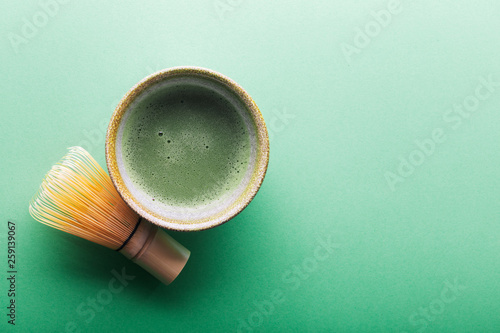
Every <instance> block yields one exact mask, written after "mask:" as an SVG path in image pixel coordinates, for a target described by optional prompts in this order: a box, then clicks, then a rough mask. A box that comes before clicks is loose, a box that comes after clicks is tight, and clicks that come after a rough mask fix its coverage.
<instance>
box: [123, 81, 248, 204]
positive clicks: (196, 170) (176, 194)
mask: <svg viewBox="0 0 500 333" xmlns="http://www.w3.org/2000/svg"><path fill="white" fill-rule="evenodd" d="M121 149H122V156H123V163H124V167H125V169H126V171H127V173H128V175H129V177H130V180H131V182H132V183H133V185H134V187H136V188H137V189H139V190H141V191H142V192H143V193H144V194H145V196H146V198H147V200H151V201H152V202H154V201H156V202H158V201H159V202H162V203H165V204H167V205H171V206H183V207H197V206H203V205H207V204H210V203H211V202H213V201H214V200H216V199H218V198H221V197H223V196H224V195H225V194H228V193H231V192H232V191H234V190H235V189H236V188H237V187H238V185H239V184H240V183H241V181H242V180H243V178H244V176H245V173H246V171H247V169H248V164H249V159H250V151H251V145H250V142H249V133H248V128H247V125H246V124H245V121H244V119H243V117H242V116H241V114H240V113H239V112H238V110H237V109H236V107H235V106H234V105H233V104H231V103H230V102H229V101H228V100H227V99H226V98H224V97H223V96H222V95H221V94H219V93H218V92H216V91H215V90H212V89H210V88H208V87H203V86H199V85H194V84H192V83H191V84H190V83H189V82H185V83H179V84H176V85H171V86H169V87H157V88H155V89H154V90H153V91H150V92H148V94H147V97H145V98H142V99H141V98H139V99H138V101H137V102H136V103H135V105H132V106H131V110H129V115H128V118H127V120H126V122H125V124H124V128H123V137H122V139H121Z"/></svg>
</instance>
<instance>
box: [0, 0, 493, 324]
mask: <svg viewBox="0 0 500 333" xmlns="http://www.w3.org/2000/svg"><path fill="white" fill-rule="evenodd" d="M61 2H62V1H61ZM388 8H389V9H391V10H392V11H393V13H392V14H390V16H389V15H387V13H390V12H389V11H388ZM499 13H500V3H499V2H498V1H493V0H483V1H477V2H472V1H465V0H460V1H431V0H420V1H410V0H404V1H403V0H402V1H401V2H400V3H399V5H397V3H395V2H394V1H388V0H387V1H331V0H330V1H326V0H325V1H294V2H290V1H244V0H220V1H219V0H217V1H214V0H205V1H201V0H200V1H156V2H153V1H130V0H126V1H105V2H101V1H85V2H83V1H82V2H77V1H66V3H65V4H59V5H58V6H57V7H56V6H55V5H54V1H50V0H43V1H42V2H38V1H23V2H19V1H12V0H3V1H2V2H1V4H0V22H1V23H0V27H1V30H0V37H1V48H0V74H1V78H2V79H1V86H0V96H1V97H0V110H1V114H2V118H1V119H2V121H1V122H0V133H1V135H2V143H1V151H0V156H2V158H1V175H0V180H1V183H0V185H1V191H2V192H1V198H0V221H1V223H0V226H1V227H0V240H1V244H0V258H3V259H2V260H1V261H0V267H1V269H0V272H1V273H0V276H1V277H2V278H1V282H0V304H1V306H0V308H2V309H3V310H2V311H0V312H1V316H0V318H2V319H1V322H0V331H6V330H12V331H19V332H64V331H65V330H66V328H67V327H71V326H72V325H73V326H74V327H77V328H78V330H79V331H81V332H136V331H141V332H166V331H168V332H236V331H238V330H239V331H243V332H249V331H252V330H253V331H266V332H279V331H283V332H498V331H500V285H499V281H500V279H499V278H500V265H499V263H498V258H499V253H500V226H499V213H500V203H499V195H500V190H499V185H500V177H499V176H500V173H499V168H498V165H500V150H499V149H498V148H499V146H498V144H499V139H500V120H499V119H500V118H499V116H498V114H499V111H500V84H499V82H500V61H499V60H500V58H499V51H500V34H499V31H500V20H499V19H498V15H499ZM376 18H378V19H379V20H380V22H382V23H377V21H376ZM33 22H35V23H37V24H38V27H37V26H35V25H33V26H32V27H31V29H30V25H31V24H33ZM33 27H34V28H33ZM363 31H368V33H367V32H363ZM180 65H195V66H202V67H207V68H211V69H214V70H216V71H219V72H221V73H223V74H225V75H227V76H229V77H231V78H232V79H234V80H235V81H237V82H238V83H240V84H241V85H242V86H243V87H244V88H245V89H246V90H247V91H248V92H249V93H250V95H252V97H253V98H254V99H255V101H256V103H257V104H258V105H259V107H260V109H261V111H262V113H263V115H264V118H265V120H266V122H267V124H268V128H269V132H270V135H271V154H270V156H271V158H270V164H269V169H268V173H267V176H266V179H265V181H264V184H263V186H262V188H261V190H260V191H259V193H258V195H257V196H256V198H255V199H254V201H253V202H252V203H251V204H250V205H249V207H248V208H247V209H245V210H244V211H243V212H242V213H241V214H240V215H238V216H237V217H236V218H235V219H234V220H232V221H230V222H229V223H227V224H225V225H223V226H220V227H217V228H215V229H212V230H208V231H203V232H196V233H176V232H170V234H171V235H173V236H174V238H176V239H177V240H179V241H180V242H181V243H183V244H184V245H185V246H186V247H187V248H189V249H190V250H191V251H192V256H191V259H190V261H189V262H188V265H187V266H186V268H185V270H184V271H183V272H182V274H181V275H180V276H179V278H178V280H176V281H175V282H174V283H173V284H172V285H170V286H168V287H166V286H163V285H160V284H159V283H158V282H157V281H156V280H155V279H154V278H152V277H151V276H150V275H148V273H146V272H144V271H143V270H142V269H141V268H139V267H138V266H136V265H134V264H133V263H131V262H129V261H127V260H126V259H125V258H124V257H122V256H121V255H120V254H118V253H115V252H112V251H109V250H107V249H105V248H103V247H100V246H98V245H94V244H91V243H89V242H86V241H84V240H80V239H77V238H75V237H73V236H70V235H66V234H64V233H61V232H58V231H56V230H53V229H50V228H48V227H46V226H44V225H41V224H39V223H37V222H35V221H34V220H33V219H32V218H31V217H30V216H29V214H28V203H29V200H30V199H31V197H32V196H33V194H34V193H35V191H36V190H37V188H38V186H39V184H40V182H41V180H42V178H43V176H44V174H45V173H46V172H47V171H48V170H49V169H50V167H51V166H52V165H53V164H54V163H56V162H57V161H58V160H59V159H60V158H61V157H62V156H63V155H64V154H65V153H66V148H67V147H70V146H74V145H81V146H83V147H84V148H86V149H87V150H88V151H89V152H90V153H91V154H92V155H93V156H94V157H95V158H96V159H97V160H98V161H99V162H100V163H101V164H102V165H103V166H105V158H104V135H105V129H106V125H107V122H108V121H109V118H110V116H111V113H112V111H113V109H114V107H115V106H116V104H117V102H118V101H119V100H120V98H121V97H122V96H123V95H124V94H125V92H126V91H127V90H128V89H129V88H130V87H132V86H133V85H134V84H135V83H136V82H138V81H139V80H141V79H142V78H143V77H145V76H146V75H148V74H150V73H152V72H154V71H157V70H160V69H163V68H168V67H172V66H180ZM484 80H490V81H493V82H494V84H493V83H490V84H489V85H485V84H484V82H483V81H484ZM488 89H489V90H488ZM477 94H479V95H477ZM477 96H480V97H481V100H480V99H479V98H478V97H477ZM464 103H465V104H467V103H468V104H467V105H468V107H469V109H471V111H470V112H469V111H464V110H465V109H464V107H463V106H462V107H461V108H462V110H463V111H462V113H460V111H459V107H460V105H463V104H464ZM436 131H437V134H438V135H437V137H438V138H437V139H438V140H437V141H439V142H434V143H430V141H429V140H435V141H436V138H433V132H436ZM440 133H441V134H442V135H441V136H440V135H439V134H440ZM419 145H420V148H419ZM411 163H413V164H415V165H416V166H414V165H413V164H411ZM398 169H400V170H399V171H398ZM387 177H389V178H387ZM397 177H399V178H397ZM388 179H389V181H388ZM391 184H392V185H393V186H392V187H391ZM8 220H11V221H14V222H15V223H16V227H17V230H16V234H17V243H16V246H17V248H16V250H17V262H16V263H17V267H16V268H17V270H18V274H17V281H16V283H17V285H16V288H17V289H16V291H17V293H16V304H17V307H16V310H17V312H16V313H17V318H16V326H15V327H12V326H11V325H9V324H7V316H6V313H7V309H6V306H7V304H8V303H7V302H8V301H9V298H8V297H7V289H8V282H7V280H6V277H7V273H6V271H7V258H6V257H7V244H6V237H7V221H8ZM328 242H331V243H335V246H334V247H332V248H330V250H331V251H330V252H326V250H325V248H321V246H322V244H324V243H328ZM122 269H125V270H126V272H127V274H128V275H132V276H134V277H135V278H134V279H133V280H131V281H130V282H129V283H128V285H127V286H126V287H124V288H123V290H122V291H121V292H119V293H117V294H113V298H112V300H109V299H105V301H106V302H105V303H106V304H105V305H102V306H99V308H98V310H95V316H93V317H92V318H91V315H89V314H88V312H86V313H87V314H85V315H82V313H80V312H79V311H78V309H80V310H83V311H89V309H90V307H89V306H88V305H87V302H89V300H91V299H93V298H96V297H99V296H100V297H104V296H105V295H109V293H108V294H106V292H107V291H108V283H109V282H110V280H111V279H112V278H113V273H112V270H116V271H121V270H122ZM450 286H451V287H450ZM103 295H104V296H103ZM277 296H280V297H277ZM102 300H103V299H102V298H101V301H102ZM82 304H83V305H82Z"/></svg>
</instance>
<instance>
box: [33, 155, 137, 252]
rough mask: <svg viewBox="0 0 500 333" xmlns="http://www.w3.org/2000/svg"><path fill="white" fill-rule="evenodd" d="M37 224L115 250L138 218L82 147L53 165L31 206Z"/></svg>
mask: <svg viewBox="0 0 500 333" xmlns="http://www.w3.org/2000/svg"><path fill="white" fill-rule="evenodd" d="M29 211H30V214H31V216H33V218H35V219H36V220H38V221H39V222H41V223H43V224H46V225H48V226H51V227H53V228H56V229H59V230H62V231H65V232H67V233H70V234H73V235H75V236H78V237H81V238H85V239H87V240H89V241H91V242H94V243H97V244H101V245H103V246H106V247H108V248H111V249H118V248H119V247H120V246H121V245H122V244H123V242H124V241H125V240H127V238H128V237H129V236H130V234H131V232H132V231H133V229H134V227H135V225H136V224H137V221H138V219H139V216H138V215H137V213H135V212H134V211H133V210H132V209H131V208H130V207H129V206H127V204H126V203H125V202H124V201H123V199H122V198H121V197H120V195H119V194H118V192H117V191H116V189H115V188H114V186H113V183H112V182H111V179H110V178H109V176H108V175H107V174H106V173H105V172H104V170H103V169H102V168H101V166H100V165H99V164H98V163H97V162H96V161H95V160H94V159H93V158H92V156H91V155H90V154H89V153H88V152H87V151H86V150H85V149H83V148H81V147H72V148H69V152H68V154H66V156H64V157H63V158H62V160H61V161H60V162H59V163H57V164H56V165H54V166H53V167H52V169H51V170H50V171H49V172H48V174H47V175H46V176H45V178H44V179H43V182H42V185H41V186H40V189H39V190H38V193H37V194H36V195H35V197H34V198H33V200H32V201H31V203H30V207H29Z"/></svg>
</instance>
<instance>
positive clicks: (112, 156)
mask: <svg viewBox="0 0 500 333" xmlns="http://www.w3.org/2000/svg"><path fill="white" fill-rule="evenodd" d="M183 76H199V77H203V78H209V79H212V80H215V81H216V82H218V83H219V84H221V85H223V86H225V87H226V88H228V89H229V90H231V91H233V92H234V93H235V94H236V95H237V96H238V97H239V99H240V100H241V102H242V103H243V104H244V105H245V106H246V109H247V111H248V114H249V115H250V117H251V119H252V120H253V122H254V123H255V126H256V129H257V156H256V163H255V167H254V170H253V172H252V176H251V179H250V182H249V183H248V186H247V187H246V188H245V190H244V191H243V193H242V194H241V195H240V196H239V197H238V198H237V199H236V200H235V201H234V202H233V203H232V204H231V205H230V206H229V207H227V208H225V209H222V210H220V211H218V212H216V213H215V214H213V215H211V216H209V217H206V218H202V219H193V220H176V219H171V218H169V217H168V216H163V215H160V214H158V213H156V212H153V211H151V210H150V209H147V208H146V207H145V206H144V205H142V204H141V202H140V201H139V200H137V199H136V197H135V196H134V195H133V194H132V193H131V191H130V190H129V189H128V188H127V186H126V185H125V183H124V181H123V178H122V175H121V174H120V171H119V169H118V163H117V157H116V141H117V140H116V139H117V134H118V128H119V125H120V122H121V120H122V118H123V115H124V114H125V111H126V110H127V108H128V107H129V106H130V104H131V103H132V102H133V101H134V100H135V98H137V97H138V96H139V95H140V94H141V93H142V92H143V91H144V90H145V89H147V88H149V87H151V86H152V85H153V84H156V83H158V82H161V81H163V80H165V79H169V78H173V77H183ZM106 163H107V166H108V171H109V175H110V177H111V180H112V181H113V184H114V185H115V187H116V189H117V190H118V193H120V195H121V196H122V198H123V200H125V202H126V203H127V204H128V205H129V206H130V207H131V208H132V209H133V210H135V211H136V212H137V213H138V214H139V215H141V216H142V217H144V218H145V219H147V220H149V221H151V222H152V223H154V224H156V225H158V226H161V227H164V228H166V229H170V230H177V231H197V230H204V229H209V228H213V227H216V226H218V225H221V224H223V223H225V222H227V221H229V220H230V219H232V218H233V217H234V216H236V215H237V214H238V213H239V212H241V211H242V210H243V209H244V208H245V207H246V206H247V205H248V204H249V203H250V201H252V199H253V198H254V197H255V195H256V194H257V191H258V190H259V188H260V186H261V184H262V181H263V180H264V176H265V174H266V171H267V165H268V163H269V136H268V133H267V128H266V124H265V122H264V118H263V117H262V114H261V112H260V110H259V108H258V107H257V105H256V104H255V102H254V101H253V99H252V98H251V97H250V95H249V94H248V93H247V92H246V91H245V90H244V89H243V88H242V87H241V86H240V85H238V84H237V83H236V82H234V81H233V80H231V79H230V78H228V77H226V76H224V75H222V74H220V73H217V72H215V71H212V70H209V69H205V68H201V67H173V68H169V69H165V70H162V71H159V72H156V73H154V74H152V75H150V76H148V77H146V78H144V79H143V80H142V81H140V82H139V83H137V84H136V85H135V86H134V87H132V89H130V90H129V91H128V92H127V94H126V95H125V96H124V97H123V98H122V100H121V101H120V103H119V104H118V106H117V107H116V109H115V111H114V112H113V115H112V117H111V122H110V124H109V127H108V131H107V134H106Z"/></svg>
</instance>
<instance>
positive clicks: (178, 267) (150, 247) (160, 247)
mask: <svg viewBox="0 0 500 333" xmlns="http://www.w3.org/2000/svg"><path fill="white" fill-rule="evenodd" d="M119 252H120V253H122V254H123V255H124V256H125V257H127V258H128V259H130V260H132V261H133V262H135V263H136V264H138V265H139V266H141V267H142V268H144V269H145V270H146V271H148V272H149V273H151V274H152V275H153V276H154V277H156V278H157V279H158V280H160V281H161V282H163V283H164V284H166V285H168V284H170V283H171V282H172V281H173V280H174V279H175V278H176V277H177V275H179V273H180V272H181V271H182V269H183V268H184V266H185V265H186V262H187V261H188V259H189V255H190V254H191V252H190V251H189V250H188V249H186V248H185V247H184V246H182V245H181V244H179V243H178V242H177V241H176V240H175V239H173V238H172V237H170V236H169V235H168V234H167V233H166V232H165V231H163V230H161V229H160V228H159V227H158V226H156V225H154V224H152V223H151V222H149V221H146V220H144V219H142V221H141V222H140V224H139V226H138V227H137V230H136V232H135V233H134V234H133V235H132V237H131V238H130V240H129V241H128V243H127V244H126V245H125V246H124V247H123V248H122V249H121V250H120V251H119Z"/></svg>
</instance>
